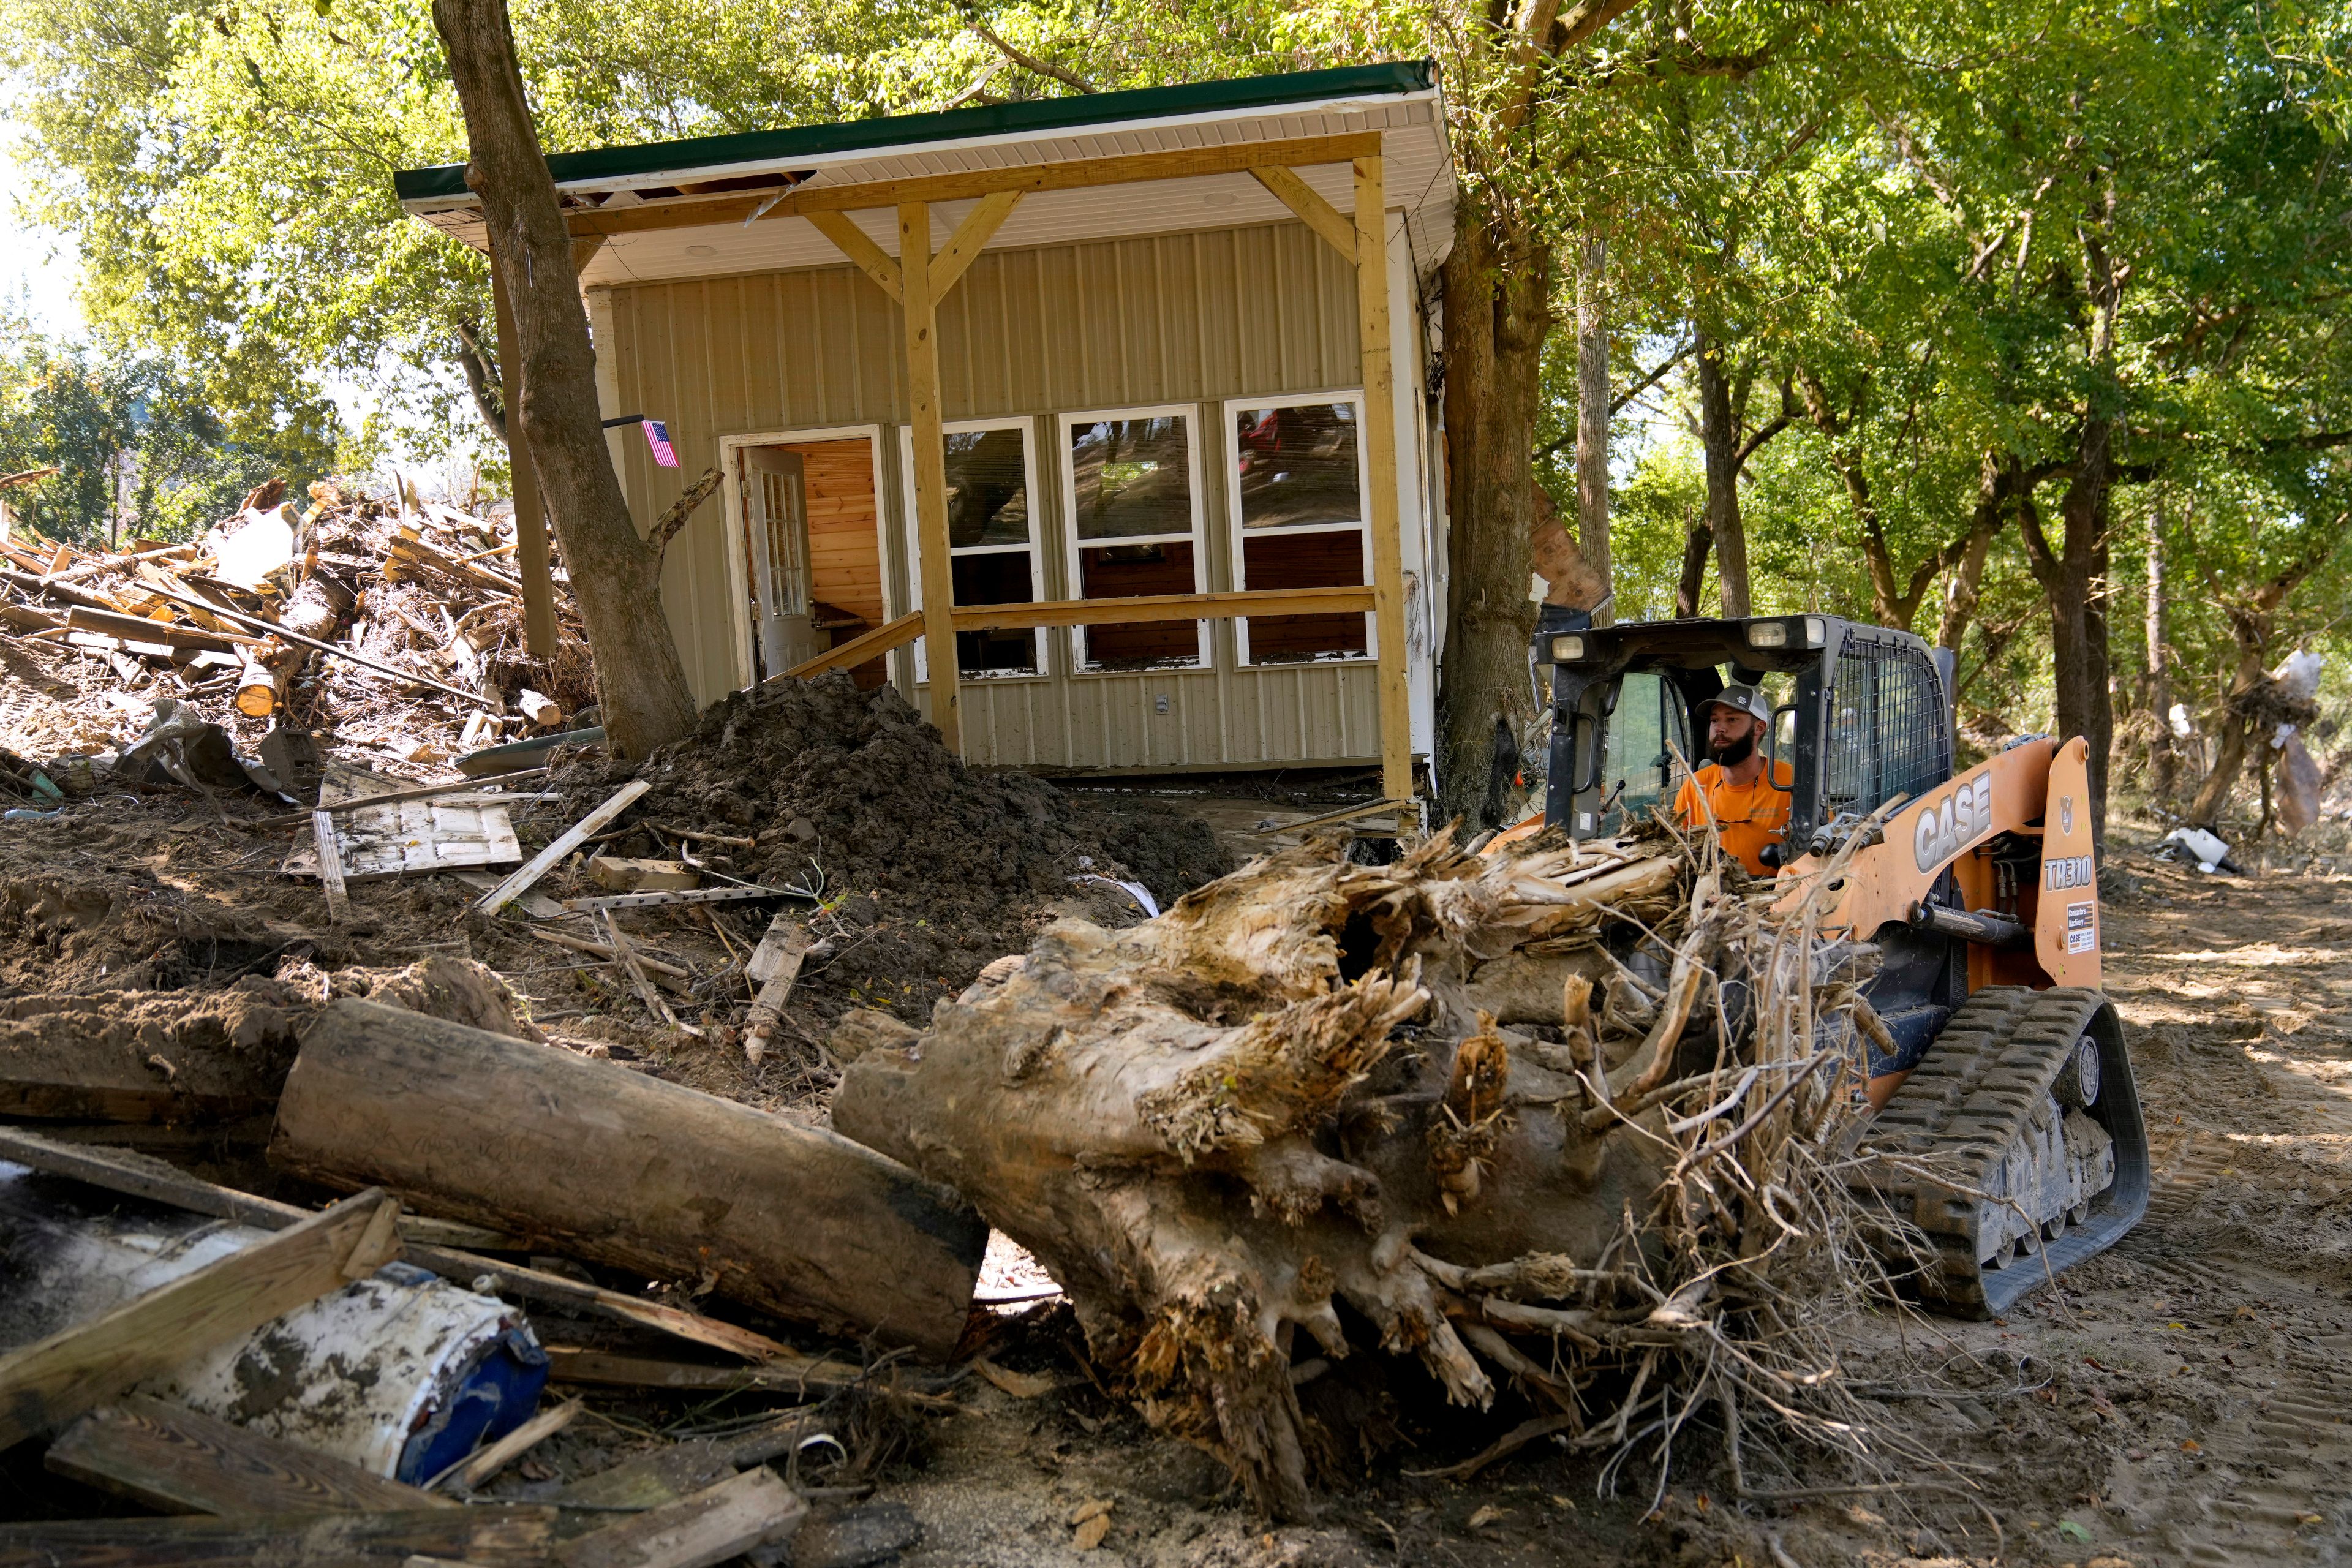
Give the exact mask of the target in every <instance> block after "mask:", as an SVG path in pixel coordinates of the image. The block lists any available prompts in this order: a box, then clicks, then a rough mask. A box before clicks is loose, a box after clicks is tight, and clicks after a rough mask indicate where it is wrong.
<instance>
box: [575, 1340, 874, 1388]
mask: <svg viewBox="0 0 2352 1568" xmlns="http://www.w3.org/2000/svg"><path fill="white" fill-rule="evenodd" d="M546 1351H547V1366H548V1371H547V1375H548V1380H549V1381H550V1382H552V1383H571V1384H581V1385H583V1386H584V1387H590V1388H667V1389H677V1390H682V1391H688V1392H693V1393H699V1394H723V1393H731V1392H734V1391H737V1390H740V1389H746V1388H771V1389H788V1390H790V1391H791V1392H793V1393H794V1394H806V1393H807V1392H808V1391H809V1390H810V1389H813V1388H827V1389H829V1388H847V1387H849V1386H850V1385H851V1384H855V1383H857V1382H859V1381H861V1380H862V1379H864V1377H865V1376H866V1369H865V1368H864V1367H862V1366H858V1365H856V1363H851V1362H845V1361H833V1360H830V1359H826V1358H823V1357H817V1356H803V1355H791V1356H784V1357H780V1358H778V1359H775V1360H772V1361H769V1362H765V1363H761V1365H758V1366H710V1365H707V1364H704V1363H697V1362H685V1361H664V1360H661V1359H660V1358H659V1357H656V1356H643V1355H620V1354H617V1353H615V1352H611V1351H594V1350H579V1349H574V1348H571V1347H568V1346H561V1345H549V1346H547V1347H546Z"/></svg>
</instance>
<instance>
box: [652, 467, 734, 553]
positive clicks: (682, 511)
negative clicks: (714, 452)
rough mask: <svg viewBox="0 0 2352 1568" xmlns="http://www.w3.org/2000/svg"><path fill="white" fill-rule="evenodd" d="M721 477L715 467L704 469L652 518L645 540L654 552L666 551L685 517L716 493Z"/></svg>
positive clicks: (692, 513)
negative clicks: (652, 522) (681, 492)
mask: <svg viewBox="0 0 2352 1568" xmlns="http://www.w3.org/2000/svg"><path fill="white" fill-rule="evenodd" d="M721 478H722V476H721V475H720V473H719V470H718V469H717V468H710V469H707V470H705V471H704V473H703V476H702V477H701V478H700V479H697V480H695V481H694V483H692V484H690V485H688V486H687V487H686V493H685V494H684V495H681V496H679V497H678V498H677V500H674V501H672V502H670V503H669V506H668V509H667V510H665V511H664V512H663V513H662V514H661V516H659V517H657V518H656V519H654V526H653V531H652V532H650V533H648V534H646V543H647V544H650V545H652V546H653V550H654V553H655V554H656V555H662V554H666V553H667V552H668V550H669V542H670V541H671V540H673V539H675V538H677V534H678V531H679V530H680V529H682V528H684V527H685V526H686V521H687V519H688V518H690V517H692V516H693V515H694V514H695V512H696V510H698V509H699V508H700V507H701V505H702V503H703V502H704V501H707V500H709V499H710V498H711V497H712V496H714V495H716V494H717V493H718V491H719V479H721Z"/></svg>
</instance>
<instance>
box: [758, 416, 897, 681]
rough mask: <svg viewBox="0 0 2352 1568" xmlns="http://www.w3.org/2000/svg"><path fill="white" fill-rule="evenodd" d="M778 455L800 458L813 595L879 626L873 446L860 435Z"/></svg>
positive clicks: (878, 547)
mask: <svg viewBox="0 0 2352 1568" xmlns="http://www.w3.org/2000/svg"><path fill="white" fill-rule="evenodd" d="M777 450H779V451H785V452H797V453H798V454H800V459H801V463H802V466H803V472H804V473H805V474H806V476H807V479H806V482H807V485H808V525H809V578H810V587H809V596H810V597H811V598H814V599H819V600H822V601H823V602H824V603H825V604H828V605H832V606H833V607H834V608H835V609H837V610H846V611H848V612H849V613H850V614H851V615H854V616H864V617H865V618H866V624H867V625H868V626H880V625H881V624H882V555H881V542H880V535H879V534H878V533H877V531H876V516H877V501H876V500H875V495H874V447H873V444H872V443H871V442H869V441H867V440H866V437H863V436H856V437H850V438H848V439H846V440H840V441H803V442H797V443H794V444H793V445H791V446H787V447H779V448H777ZM836 635H837V636H839V635H847V636H855V635H856V633H855V632H854V631H853V632H851V633H847V634H836Z"/></svg>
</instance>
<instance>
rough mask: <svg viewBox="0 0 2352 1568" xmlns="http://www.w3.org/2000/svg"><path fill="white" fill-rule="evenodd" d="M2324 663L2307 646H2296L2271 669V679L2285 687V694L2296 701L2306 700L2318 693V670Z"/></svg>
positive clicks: (2324, 661)
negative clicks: (2276, 666) (2277, 665)
mask: <svg viewBox="0 0 2352 1568" xmlns="http://www.w3.org/2000/svg"><path fill="white" fill-rule="evenodd" d="M2324 663H2326V660H2324V659H2322V658H2320V657H2319V656H2318V655H2317V654H2315V653H2313V652H2311V651H2310V650H2309V649H2308V648H2297V649H2295V651H2294V652H2293V653H2291V654H2289V655H2287V656H2286V658H2284V659H2282V660H2281V661H2280V662H2279V667H2278V668H2276V669H2273V670H2272V671H2271V679H2273V680H2275V681H2277V682H2278V683H2279V684H2280V685H2281V686H2283V687H2284V688H2286V694H2287V695H2288V696H2289V697H2292V698H2293V699H2294V700H2296V701H2297V702H2308V701H2310V700H2312V699H2313V698H2315V697H2317V696H2318V695H2319V670H2320V667H2321V666H2322V665H2323V664H2324Z"/></svg>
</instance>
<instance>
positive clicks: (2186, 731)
mask: <svg viewBox="0 0 2352 1568" xmlns="http://www.w3.org/2000/svg"><path fill="white" fill-rule="evenodd" d="M2168 719H2169V721H2170V722H2171V725H2172V738H2173V739H2174V740H2176V741H2185V740H2187V739H2189V736H2191V735H2193V734H2195V733H2196V732H2197V721H2195V720H2193V719H2191V718H2190V717H2189V704H2188V703H2186V702H2176V703H2174V704H2173V705H2172V712H2171V713H2170V714H2169V715H2168Z"/></svg>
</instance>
